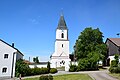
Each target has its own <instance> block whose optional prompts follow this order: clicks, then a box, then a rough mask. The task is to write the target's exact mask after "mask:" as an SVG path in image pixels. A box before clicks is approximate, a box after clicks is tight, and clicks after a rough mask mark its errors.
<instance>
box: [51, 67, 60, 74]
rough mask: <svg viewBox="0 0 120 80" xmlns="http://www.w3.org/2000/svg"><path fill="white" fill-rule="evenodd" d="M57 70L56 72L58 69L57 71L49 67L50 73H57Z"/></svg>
mask: <svg viewBox="0 0 120 80" xmlns="http://www.w3.org/2000/svg"><path fill="white" fill-rule="evenodd" d="M57 72H58V71H57V69H56V68H51V69H50V73H52V74H54V73H57Z"/></svg>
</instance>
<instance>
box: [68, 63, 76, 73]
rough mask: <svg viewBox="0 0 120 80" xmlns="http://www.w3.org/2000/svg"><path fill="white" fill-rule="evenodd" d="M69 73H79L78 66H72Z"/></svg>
mask: <svg viewBox="0 0 120 80" xmlns="http://www.w3.org/2000/svg"><path fill="white" fill-rule="evenodd" d="M69 71H70V72H75V71H77V66H76V65H72V64H71V65H70V69H69Z"/></svg>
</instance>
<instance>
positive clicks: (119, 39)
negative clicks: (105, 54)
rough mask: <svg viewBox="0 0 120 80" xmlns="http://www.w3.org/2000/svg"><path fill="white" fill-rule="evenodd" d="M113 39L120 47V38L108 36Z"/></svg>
mask: <svg viewBox="0 0 120 80" xmlns="http://www.w3.org/2000/svg"><path fill="white" fill-rule="evenodd" d="M107 39H109V40H110V41H112V42H113V43H114V44H116V45H117V46H119V47H120V38H107Z"/></svg>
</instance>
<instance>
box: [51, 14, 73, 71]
mask: <svg viewBox="0 0 120 80" xmlns="http://www.w3.org/2000/svg"><path fill="white" fill-rule="evenodd" d="M69 54H70V53H69V39H68V28H67V25H66V22H65V19H64V16H63V15H61V16H60V20H59V23H58V26H57V29H56V41H55V52H54V53H53V54H52V55H51V57H50V63H51V68H57V67H65V71H69V65H70V61H71V60H70V58H69Z"/></svg>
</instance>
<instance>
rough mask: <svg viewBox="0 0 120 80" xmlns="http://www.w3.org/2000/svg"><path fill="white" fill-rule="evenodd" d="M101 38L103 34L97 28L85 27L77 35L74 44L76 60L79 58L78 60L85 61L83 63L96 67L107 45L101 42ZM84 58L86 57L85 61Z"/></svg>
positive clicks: (104, 54)
mask: <svg viewBox="0 0 120 80" xmlns="http://www.w3.org/2000/svg"><path fill="white" fill-rule="evenodd" d="M102 38H103V35H102V32H101V31H100V30H99V28H97V29H92V28H91V27H89V28H85V30H83V31H82V32H81V34H80V35H79V37H78V39H77V40H76V43H75V46H74V54H75V57H76V58H77V60H79V59H80V61H83V62H85V63H86V64H85V65H86V66H88V67H91V68H95V67H97V62H98V61H99V60H104V59H105V58H106V54H107V46H106V45H105V44H104V43H103V39H102ZM82 59H83V60H82ZM85 59H87V62H86V60H85ZM80 61H79V62H80ZM80 63H82V62H80ZM84 67H85V66H84Z"/></svg>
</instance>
